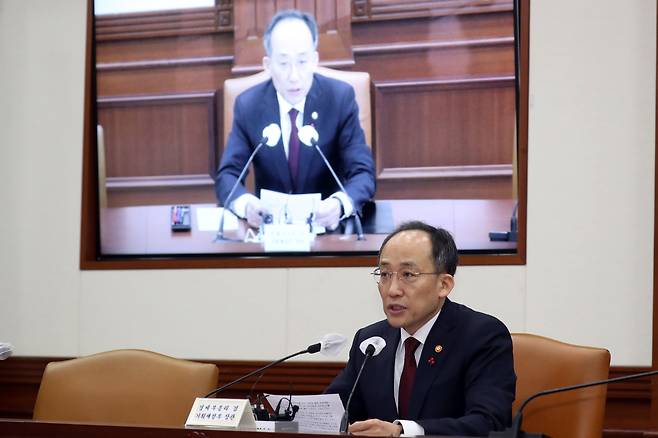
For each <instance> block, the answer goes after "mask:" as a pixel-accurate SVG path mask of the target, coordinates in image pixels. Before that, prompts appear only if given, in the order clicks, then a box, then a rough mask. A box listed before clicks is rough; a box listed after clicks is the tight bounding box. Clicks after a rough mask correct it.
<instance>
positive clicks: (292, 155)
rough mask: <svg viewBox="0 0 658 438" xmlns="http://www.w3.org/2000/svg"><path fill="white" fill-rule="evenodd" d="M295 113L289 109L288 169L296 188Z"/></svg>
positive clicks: (297, 155)
mask: <svg viewBox="0 0 658 438" xmlns="http://www.w3.org/2000/svg"><path fill="white" fill-rule="evenodd" d="M298 113H299V111H297V110H296V109H295V108H293V109H291V110H290V112H289V113H288V114H290V140H289V141H288V168H289V169H290V175H291V176H292V184H293V186H295V187H296V186H297V170H298V168H299V137H298V136H297V123H296V122H297V114H298Z"/></svg>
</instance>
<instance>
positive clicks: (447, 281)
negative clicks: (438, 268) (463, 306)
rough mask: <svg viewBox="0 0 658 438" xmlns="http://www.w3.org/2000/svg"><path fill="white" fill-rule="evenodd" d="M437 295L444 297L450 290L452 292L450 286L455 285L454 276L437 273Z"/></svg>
mask: <svg viewBox="0 0 658 438" xmlns="http://www.w3.org/2000/svg"><path fill="white" fill-rule="evenodd" d="M438 280H439V287H440V290H439V297H441V298H445V297H447V296H448V295H449V294H450V292H452V288H454V287H455V277H453V276H452V275H450V274H446V273H443V274H440V275H439V279H438Z"/></svg>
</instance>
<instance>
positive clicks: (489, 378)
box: [326, 222, 516, 436]
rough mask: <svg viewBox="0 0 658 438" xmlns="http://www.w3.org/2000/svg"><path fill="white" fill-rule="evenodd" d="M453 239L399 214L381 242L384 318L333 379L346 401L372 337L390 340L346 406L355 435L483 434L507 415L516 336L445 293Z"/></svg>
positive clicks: (361, 337)
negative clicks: (397, 222) (402, 220)
mask: <svg viewBox="0 0 658 438" xmlns="http://www.w3.org/2000/svg"><path fill="white" fill-rule="evenodd" d="M456 268H457V248H456V246H455V243H454V241H453V239H452V237H451V236H450V234H449V233H448V232H447V231H445V230H443V229H440V228H439V229H437V228H434V227H431V226H429V225H426V224H424V223H422V222H409V223H407V224H403V225H402V226H400V227H399V228H398V229H397V230H396V231H394V232H393V233H392V234H391V235H389V236H388V237H387V238H386V239H385V240H384V243H383V244H382V247H381V250H380V253H379V267H378V268H377V269H376V270H375V272H374V273H373V274H374V276H375V277H376V278H377V279H378V288H379V293H380V295H381V299H382V304H383V308H384V313H385V314H386V320H384V321H380V322H377V323H375V324H372V325H370V326H368V327H365V328H363V329H361V330H359V331H358V332H357V333H356V336H355V337H354V342H353V344H352V349H351V350H350V358H349V362H348V363H347V365H346V366H345V369H344V370H343V371H342V372H341V373H340V374H339V375H338V377H336V379H335V380H334V381H333V382H332V383H331V385H329V387H328V388H327V390H326V392H327V393H338V394H340V396H341V399H342V400H343V403H345V402H346V401H347V398H348V396H349V393H350V391H351V389H352V386H353V385H354V382H355V378H356V375H357V373H358V371H359V369H360V368H361V365H362V363H363V359H364V354H363V351H364V350H365V347H366V346H367V344H369V343H370V342H371V340H370V339H371V338H372V337H380V338H383V339H384V341H385V342H386V347H385V348H384V349H383V350H381V352H380V353H379V354H378V355H376V356H374V357H372V358H371V359H370V360H369V361H368V363H366V366H365V368H364V370H363V374H362V375H361V380H360V381H359V384H358V386H357V388H356V391H355V393H354V396H353V398H352V402H351V406H350V408H349V418H350V420H351V421H354V422H353V423H352V424H351V425H350V427H349V431H350V432H351V433H353V434H355V435H385V436H397V435H400V434H401V433H404V434H406V435H424V434H426V435H465V436H472V435H474V436H486V435H487V434H488V433H489V432H490V431H492V430H501V429H503V428H504V427H506V426H508V425H509V424H510V423H511V411H512V402H513V401H514V393H515V385H516V376H515V374H514V361H513V356H512V340H511V336H510V334H509V331H508V330H507V328H506V327H505V326H504V325H503V323H501V322H500V321H499V320H497V319H496V318H494V317H492V316H489V315H485V314H483V313H479V312H476V311H474V310H472V309H469V308H468V307H466V306H463V305H461V304H457V303H454V302H452V301H450V300H449V299H448V298H447V297H448V294H449V293H450V291H451V290H452V288H453V286H454V277H453V276H454V274H455V270H456Z"/></svg>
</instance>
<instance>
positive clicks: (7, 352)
mask: <svg viewBox="0 0 658 438" xmlns="http://www.w3.org/2000/svg"><path fill="white" fill-rule="evenodd" d="M13 353H14V347H13V346H12V345H11V344H6V343H4V342H0V360H5V359H7V358H8V357H9V356H11V355H12V354H13Z"/></svg>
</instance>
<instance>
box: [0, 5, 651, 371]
mask: <svg viewBox="0 0 658 438" xmlns="http://www.w3.org/2000/svg"><path fill="white" fill-rule="evenodd" d="M85 4H86V2H85V1H84V0H67V1H60V2H51V1H48V0H39V1H37V0H33V1H30V2H23V1H19V0H0V96H2V104H0V120H1V122H0V182H1V184H0V205H3V206H4V207H5V209H6V214H5V215H4V219H3V221H4V227H3V230H2V233H1V234H0V235H1V236H2V237H1V239H2V240H1V242H0V245H1V247H2V248H3V251H2V252H1V253H0V278H1V279H2V281H1V285H0V288H1V289H0V338H2V339H3V340H4V341H9V342H12V343H13V344H14V345H15V346H16V347H17V354H19V355H26V356H38V355H43V356H75V355H82V354H89V353H93V352H96V351H100V350H106V349H110V348H121V347H140V348H147V349H153V350H158V351H161V352H163V353H167V354H171V355H174V356H180V357H194V358H217V359H231V358H241V359H267V358H275V357H278V356H282V355H284V354H286V353H288V352H291V351H293V350H296V349H299V348H300V347H303V346H306V345H307V344H309V343H312V342H314V341H315V340H316V339H317V338H318V337H319V336H320V335H321V334H323V333H325V332H328V331H339V332H342V333H344V334H345V335H347V336H352V334H353V332H354V330H355V329H356V328H357V327H359V326H362V325H365V324H367V323H369V322H371V321H373V320H375V319H378V318H380V315H381V311H380V309H379V304H378V298H377V296H376V290H375V286H374V284H373V283H372V280H371V279H370V278H368V277H369V276H368V275H367V273H368V269H363V268H357V269H259V270H255V269H254V270H169V271H114V272H100V271H92V272H90V271H85V272H81V271H79V270H78V263H79V239H80V237H79V221H80V178H81V160H82V156H81V149H82V147H81V142H82V118H83V112H82V101H83V82H84V40H85ZM655 17H656V10H655V3H654V4H649V2H647V1H644V0H634V1H629V2H625V3H624V7H623V8H622V7H621V6H620V4H619V2H616V1H612V0H606V1H597V2H594V1H581V2H577V3H574V2H571V1H567V0H560V1H550V2H549V1H542V0H535V1H533V4H532V15H531V48H530V78H531V79H530V94H531V96H530V100H531V102H530V126H529V132H530V133H529V163H528V174H529V181H528V193H529V199H528V263H527V266H500V267H498V266H488V267H464V268H461V269H460V270H459V271H458V276H457V282H458V287H457V289H456V290H455V292H454V298H455V299H456V300H459V301H462V302H464V303H466V304H468V305H471V306H473V307H476V308H478V309H481V310H483V311H486V312H490V313H493V314H494V315H497V316H498V317H499V318H501V319H502V320H503V321H504V322H506V323H507V325H508V326H509V327H510V329H511V330H512V331H531V332H535V333H540V334H543V335H547V336H552V337H556V338H559V339H562V340H565V341H568V342H574V343H581V344H592V345H598V346H604V347H607V348H609V349H610V350H611V352H612V357H613V364H614V365H638V366H641V365H649V364H650V362H651V324H652V321H651V308H652V281H651V278H652V248H653V201H654V188H653V178H654V162H655V157H654V146H655V142H654V120H655V101H654V100H655V71H656V68H655V65H656V63H655V41H656V22H655ZM339 359H345V354H343V356H341V357H340V358H339Z"/></svg>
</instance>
